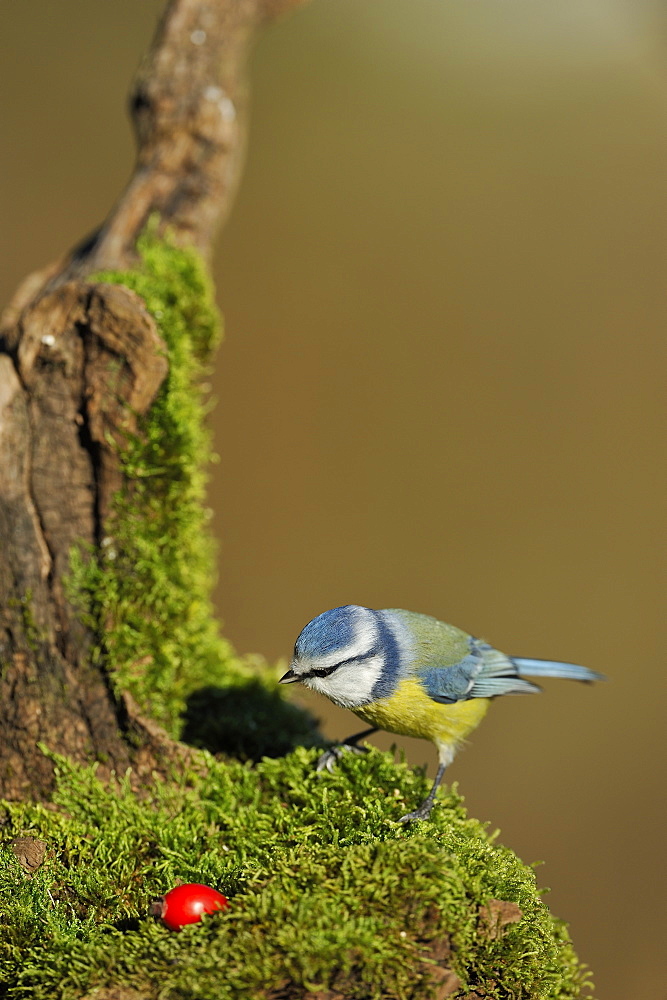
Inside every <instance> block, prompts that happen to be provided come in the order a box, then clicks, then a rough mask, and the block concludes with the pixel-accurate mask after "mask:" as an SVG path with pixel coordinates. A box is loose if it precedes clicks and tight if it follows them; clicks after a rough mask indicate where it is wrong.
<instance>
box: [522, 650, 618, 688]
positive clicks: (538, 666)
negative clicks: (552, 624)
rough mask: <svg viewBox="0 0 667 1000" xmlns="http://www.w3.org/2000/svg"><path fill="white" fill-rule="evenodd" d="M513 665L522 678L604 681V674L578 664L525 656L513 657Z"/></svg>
mask: <svg viewBox="0 0 667 1000" xmlns="http://www.w3.org/2000/svg"><path fill="white" fill-rule="evenodd" d="M511 659H512V663H513V664H514V666H515V667H516V669H517V672H518V673H519V675H520V676H521V677H524V676H527V677H564V678H566V680H570V681H587V682H588V683H590V682H591V681H603V680H605V676H604V674H598V673H596V671H595V670H589V669H588V667H580V666H579V665H578V664H576V663H560V662H558V661H557V660H531V659H529V658H526V657H523V656H513V657H512V658H511Z"/></svg>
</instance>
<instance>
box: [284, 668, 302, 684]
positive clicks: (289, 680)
mask: <svg viewBox="0 0 667 1000" xmlns="http://www.w3.org/2000/svg"><path fill="white" fill-rule="evenodd" d="M298 679H299V678H298V677H297V675H296V674H295V673H294V671H293V670H292V668H291V667H290V668H289V670H288V671H287V673H286V674H283V675H282V677H281V678H280V684H295V683H296V681H298Z"/></svg>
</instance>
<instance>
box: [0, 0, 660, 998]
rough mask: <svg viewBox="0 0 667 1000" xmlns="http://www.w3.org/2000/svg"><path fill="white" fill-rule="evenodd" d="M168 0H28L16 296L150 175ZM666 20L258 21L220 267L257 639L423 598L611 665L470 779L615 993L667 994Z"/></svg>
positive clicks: (6, 284) (18, 18)
mask: <svg viewBox="0 0 667 1000" xmlns="http://www.w3.org/2000/svg"><path fill="white" fill-rule="evenodd" d="M161 6H162V2H161V0H139V2H137V0H116V2H115V3H113V4H106V3H95V2H93V0H59V2H58V3H53V2H52V0H21V3H20V4H19V3H5V4H2V5H1V6H0V53H1V58H0V75H1V86H0V108H1V114H2V143H1V147H0V160H1V169H2V186H1V189H0V218H1V220H2V231H1V233H0V241H1V252H2V269H1V274H0V285H1V288H0V293H1V295H0V297H1V298H2V301H3V302H6V300H7V299H8V297H9V295H10V294H11V292H12V290H13V289H14V287H15V286H16V284H17V283H18V282H19V280H20V279H21V278H22V277H23V276H24V275H25V274H27V273H28V272H29V271H30V270H32V269H34V268H35V267H37V266H39V265H41V264H44V263H45V262H47V261H48V260H50V259H52V258H54V257H56V256H58V255H59V254H60V253H61V252H62V251H63V250H65V249H66V248H68V247H69V246H71V245H72V244H73V243H75V242H76V241H77V240H78V239H79V238H80V237H81V236H83V235H84V234H85V233H87V232H88V231H89V230H90V229H91V228H92V227H93V226H94V225H95V224H96V223H97V222H98V221H99V220H100V219H101V218H102V217H103V215H104V214H105V213H106V211H107V210H108V208H109V207H110V205H111V203H112V201H113V200H114V198H115V197H116V195H117V194H118V193H119V191H120V189H121V187H122V185H123V183H124V181H125V179H126V177H127V175H128V173H129V170H130V168H131V162H132V140H131V136H130V132H129V128H128V125H127V122H126V118H125V114H124V103H123V102H124V96H125V94H126V92H127V89H128V84H129V80H130V78H131V75H132V72H133V70H134V68H135V66H136V64H137V61H138V59H139V56H140V53H141V52H142V51H143V49H144V48H145V46H146V44H147V43H148V41H149V39H150V36H151V34H152V30H153V26H154V23H155V18H156V14H157V12H158V11H159V10H160V9H161ZM662 19H663V12H662V5H661V4H659V3H658V2H657V0H560V2H559V3H557V4H554V3H547V2H546V0H545V2H535V0H503V2H502V3H499V2H498V0H476V2H470V0H382V2H379V0H313V2H312V4H311V5H310V6H309V7H307V8H305V9H304V10H303V11H301V12H299V13H298V14H297V15H295V16H294V17H292V18H290V19H288V20H285V21H284V22H282V23H280V24H279V25H278V26H276V27H274V28H272V29H271V30H269V31H267V32H266V33H265V34H264V36H263V38H262V39H261V41H260V43H259V45H258V46H257V49H256V52H255V58H254V62H253V73H252V79H253V91H254V100H253V120H252V127H251V133H250V145H249V154H248V163H247V169H246V173H245V178H244V181H243V185H242V188H241V191H240V193H239V198H238V202H237V205H236V208H235V211H234V214H233V216H232V219H231V221H230V223H229V225H228V227H227V228H226V230H225V232H224V233H223V235H222V238H221V240H220V243H219V252H218V254H217V260H216V281H217V283H218V290H219V298H220V302H221V305H222V307H223V310H224V312H225V315H226V321H227V339H226V343H225V345H224V347H223V348H222V350H221V352H220V355H219V364H218V370H217V373H216V376H215V385H216V392H217V394H218V396H219V405H218V407H217V410H216V412H215V415H214V418H213V419H214V426H215V434H216V441H217V447H218V450H219V452H220V454H221V457H222V462H221V464H220V466H219V467H217V468H216V469H215V470H214V477H213V484H212V487H213V488H212V493H211V503H212V505H213V507H214V508H215V524H216V529H217V532H218V534H219V536H220V538H221V542H222V544H221V559H220V567H221V569H220V572H221V580H220V585H219V588H218V593H217V600H218V604H219V607H220V611H221V614H222V616H223V617H224V620H225V629H226V633H227V634H228V635H229V636H230V637H231V638H232V640H233V641H234V642H235V644H236V645H237V647H238V648H239V650H241V651H260V652H262V653H264V654H266V655H267V656H269V657H270V658H272V659H274V658H277V657H278V656H284V655H288V654H289V652H290V650H291V646H292V644H293V642H294V639H295V637H296V634H297V633H298V632H299V630H300V629H301V628H302V626H303V625H304V624H305V623H306V622H307V621H308V620H309V619H310V618H311V617H312V616H313V615H315V614H317V613H319V612H320V611H323V610H324V609H326V608H328V607H332V606H334V605H337V604H344V603H348V602H350V603H351V602H354V603H362V604H367V605H369V606H371V607H388V606H399V607H405V608H409V609H412V610H416V611H424V612H428V613H431V614H434V615H436V616H438V617H441V618H444V619H446V620H449V621H451V622H454V623H455V624H457V625H460V626H462V627H464V628H466V629H468V630H470V631H473V632H475V633H476V634H478V635H482V636H484V637H486V638H488V639H490V640H491V641H492V642H494V643H495V644H496V645H498V646H499V647H500V648H501V649H503V650H505V651H507V652H510V653H512V652H514V653H517V654H523V655H535V656H544V657H550V656H551V657H555V658H562V659H571V660H575V661H578V662H581V663H585V664H587V665H588V666H590V667H593V668H595V669H598V670H602V671H604V672H605V673H607V674H608V675H609V676H610V678H611V680H610V682H609V683H608V684H606V685H600V686H598V687H596V688H594V689H593V688H584V687H580V686H577V685H572V684H567V683H565V682H555V681H554V682H550V683H549V682H547V683H546V684H545V687H546V688H547V692H546V694H545V695H544V696H542V697H540V698H532V699H528V698H516V699H509V698H508V699H504V700H502V701H501V702H499V703H497V704H496V705H494V706H493V709H492V711H491V713H490V715H489V718H488V719H487V720H486V722H485V723H484V725H483V726H482V727H481V729H480V730H479V731H478V733H476V734H475V737H474V739H473V742H472V745H471V746H470V748H469V749H468V750H467V752H466V753H464V754H463V755H462V756H461V757H460V758H459V759H458V760H457V761H456V763H455V764H454V766H453V767H452V769H451V774H450V780H456V781H458V783H459V786H460V788H461V790H462V791H463V793H464V795H465V797H466V800H467V802H468V805H469V808H470V810H471V811H472V812H473V813H474V814H475V815H477V816H479V817H480V818H482V819H487V820H488V821H489V822H490V824H491V826H492V827H494V828H495V827H500V829H501V831H502V839H503V841H504V842H505V843H506V844H508V845H509V846H511V847H512V848H514V849H515V850H516V851H517V852H518V853H519V854H520V855H521V856H522V857H523V859H524V860H525V861H535V860H539V859H542V860H544V861H545V862H546V864H545V865H544V867H542V868H540V870H539V873H538V874H539V879H540V882H541V884H542V885H549V886H551V887H552V892H551V894H550V896H549V897H548V901H549V904H550V906H551V907H552V909H553V910H554V911H555V912H556V913H557V914H559V915H561V916H563V917H564V918H566V919H567V920H568V921H569V922H570V924H571V930H572V934H573V937H574V940H575V943H576V946H577V948H578V950H579V953H580V954H581V956H582V957H583V958H584V960H585V961H587V962H589V963H590V965H591V966H592V967H593V970H594V972H595V980H596V983H597V986H598V990H597V995H598V996H599V998H600V1000H628V998H631V997H632V998H634V997H644V996H651V997H656V998H657V997H658V996H663V995H664V989H665V986H664V983H665V967H664V958H663V952H664V934H665V921H664V902H663V895H662V893H661V892H660V890H659V878H658V875H659V871H660V873H662V872H663V871H664V867H663V863H662V855H663V839H664V813H662V814H660V812H659V806H660V805H661V804H662V803H664V770H663V767H664V741H662V740H661V739H660V737H661V735H662V733H663V732H664V708H663V703H662V695H663V692H664V686H663V677H664V675H665V666H664V639H665V636H664V633H663V629H662V628H661V627H660V626H662V620H661V615H660V610H661V607H662V598H663V594H664V576H663V577H662V579H661V572H662V570H664V563H663V562H662V559H663V553H664V535H663V517H662V516H661V515H662V513H663V512H662V506H663V505H664V495H665V478H664V474H663V470H664V464H665V463H664V444H665V438H664V426H665V425H664V420H663V419H662V418H663V416H664V411H663V408H662V400H661V390H662V387H663V384H664V379H665V374H664V373H665V368H664V364H665V358H664V348H663V343H664V334H663V330H664V321H665V315H664V313H665V300H664V298H663V288H662V284H663V280H664V274H663V273H662V272H663V267H662V263H663V257H664V245H665V226H664V221H663V220H664V210H665V207H666V206H665V200H666V199H665V194H664V187H665V183H664V182H665V166H666V160H667V157H666V155H665V154H666V150H665V143H664V139H665V133H664V126H663V122H664V113H665V86H664V85H665V66H664V46H663V44H662V43H661V41H660V39H661V32H662V28H663V27H664V24H663V23H662ZM661 421H662V423H661ZM312 705H313V707H314V708H315V710H316V711H317V712H318V714H320V715H321V716H323V717H325V718H326V724H325V729H326V731H327V733H329V734H330V735H331V736H344V735H347V734H349V732H351V731H353V730H354V729H355V720H354V718H353V717H352V716H350V715H349V714H348V713H345V712H343V711H340V712H336V713H333V712H332V711H330V710H328V706H327V705H325V704H323V703H322V702H321V701H313V702H312ZM377 742H378V743H379V745H381V746H384V747H387V746H389V745H390V744H391V743H392V742H393V739H392V738H391V737H385V738H379V739H378V741H377ZM399 742H400V745H401V746H403V745H405V747H406V750H407V753H408V758H409V760H410V761H411V762H413V763H416V764H420V763H424V762H426V761H428V762H429V765H430V767H431V768H432V765H433V760H434V754H433V752H432V750H431V749H430V748H429V747H428V745H427V744H424V743H419V742H415V741H409V740H402V741H399ZM661 772H662V773H661Z"/></svg>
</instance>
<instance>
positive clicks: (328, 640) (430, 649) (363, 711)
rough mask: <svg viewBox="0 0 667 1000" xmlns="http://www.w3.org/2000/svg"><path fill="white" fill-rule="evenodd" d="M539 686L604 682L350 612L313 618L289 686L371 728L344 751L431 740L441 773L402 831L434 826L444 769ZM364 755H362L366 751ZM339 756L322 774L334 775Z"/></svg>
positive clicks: (416, 621) (410, 624) (414, 623)
mask: <svg viewBox="0 0 667 1000" xmlns="http://www.w3.org/2000/svg"><path fill="white" fill-rule="evenodd" d="M526 676H530V677H565V678H568V679H569V680H575V681H595V680H602V679H603V676H602V674H597V673H595V672H594V671H593V670H589V669H588V668H587V667H579V666H576V665H575V664H574V663H560V662H557V661H554V660H532V659H525V658H524V657H518V656H506V655H505V654H504V653H500V652H499V651H498V650H497V649H494V648H493V647H492V646H490V645H489V644H488V642H484V640H483V639H475V638H473V636H471V635H468V633H467V632H463V631H462V630H461V629H459V628H455V627H454V626H453V625H446V624H445V623H444V622H441V621H438V620H437V619H436V618H431V617H430V616H429V615H420V614H416V613H415V612H412V611H401V610H399V609H397V608H391V609H388V610H384V611H373V610H371V608H362V607H358V606H356V605H354V604H348V605H346V606H345V607H342V608H333V609H332V610H331V611H325V612H324V613H323V614H321V615H318V616H317V618H313V620H312V621H311V622H309V623H308V625H306V627H305V628H304V629H303V631H302V632H301V634H300V635H299V637H298V639H297V640H296V645H295V647H294V658H293V660H292V662H291V664H290V668H289V670H288V671H287V673H286V674H285V675H284V676H283V677H281V679H280V680H281V683H282V684H293V683H294V682H296V681H301V683H303V684H305V685H306V687H309V688H312V690H313V691H319V692H320V694H324V695H326V696H327V698H329V699H330V700H331V701H333V703H334V704H335V705H340V706H342V707H343V708H349V709H351V711H353V712H354V713H355V715H358V716H359V718H360V719H363V721H364V722H366V723H368V724H369V725H370V727H371V728H370V729H368V730H364V732H362V733H358V734H356V735H355V736H352V737H350V739H349V740H347V741H346V742H345V744H343V746H348V747H351V748H352V749H355V748H356V741H357V740H359V739H361V738H362V737H363V736H368V735H369V734H370V733H373V732H376V731H377V730H378V729H385V730H387V731H388V732H390V733H398V734H400V735H402V736H417V737H421V738H422V739H426V740H431V741H432V742H433V743H434V744H435V746H436V747H437V750H438V757H439V767H438V772H437V774H436V777H435V781H434V783H433V788H432V789H431V791H430V793H429V795H428V797H427V798H426V799H425V800H424V802H423V803H422V804H421V805H420V806H419V808H418V809H415V811H414V812H411V813H408V814H407V816H403V817H402V819H401V820H400V822H402V823H406V822H409V821H410V820H417V819H420V820H424V819H428V817H429V814H430V812H431V809H432V808H433V803H434V801H435V796H436V792H437V790H438V786H439V785H440V782H441V781H442V778H443V775H444V773H445V768H446V767H447V766H448V765H449V764H450V763H451V761H452V760H453V759H454V756H455V754H456V752H457V750H458V749H459V747H460V746H461V744H462V743H463V742H464V741H465V739H466V737H467V736H468V735H469V734H470V733H471V732H472V731H473V729H475V727H476V726H478V725H479V723H480V722H481V721H482V718H483V717H484V715H485V714H486V711H487V709H488V707H489V704H490V702H491V699H492V698H496V697H497V696H498V695H501V694H532V693H534V692H538V691H539V690H540V688H539V687H537V686H536V685H535V684H532V683H531V682H530V681H528V680H526ZM357 749H359V748H357ZM338 756H340V747H332V748H331V750H329V751H327V752H326V753H325V754H324V755H323V757H322V758H320V762H319V764H318V769H320V770H321V769H322V767H324V766H326V767H328V768H329V770H331V765H332V763H333V761H334V760H335V759H336V758H337V757H338Z"/></svg>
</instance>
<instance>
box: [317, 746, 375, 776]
mask: <svg viewBox="0 0 667 1000" xmlns="http://www.w3.org/2000/svg"><path fill="white" fill-rule="evenodd" d="M346 751H350V752H351V753H368V747H360V746H357V744H356V743H336V744H334V746H332V747H329V749H328V750H325V751H324V753H323V754H321V756H320V757H319V759H318V761H317V770H318V771H324V770H325V769H326V770H327V771H328V772H329V774H333V769H334V765H335V764H336V762H337V761H339V760H340V759H341V757H342V756H343V755H344V754H345V753H346Z"/></svg>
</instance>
